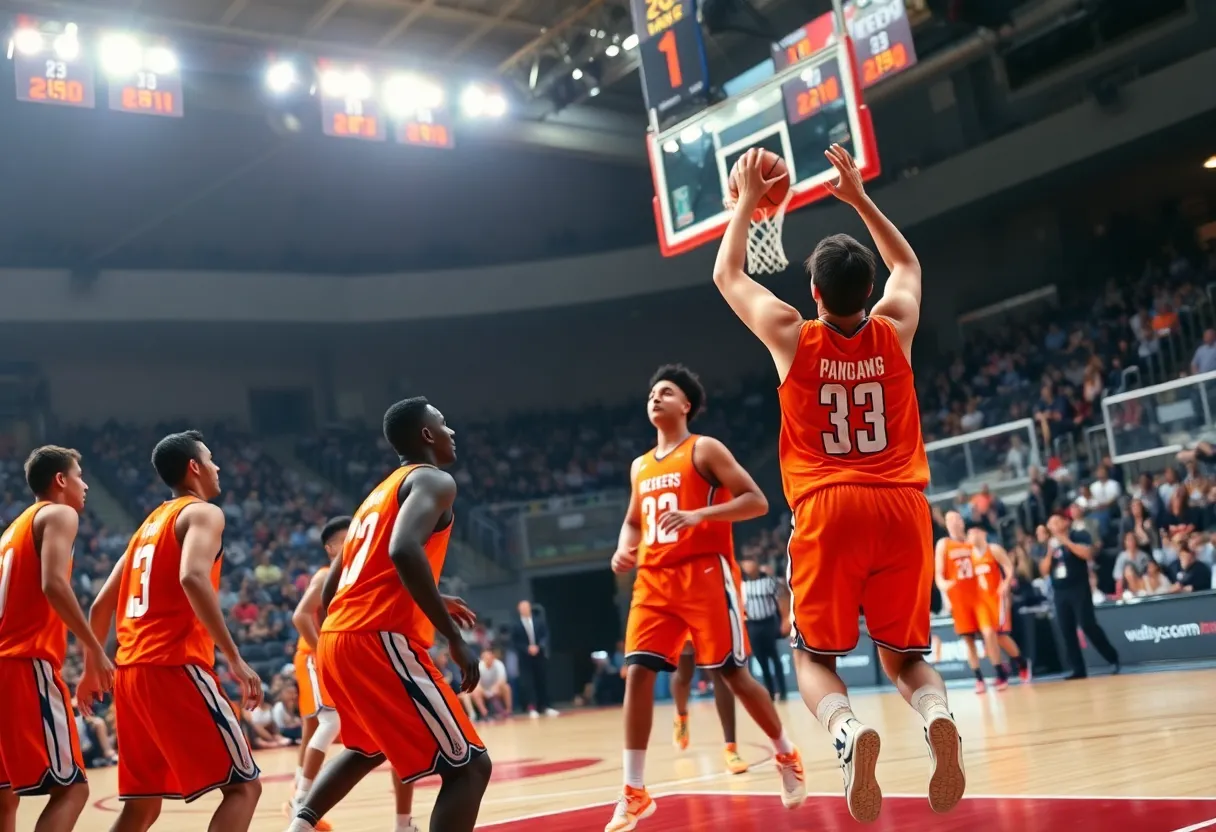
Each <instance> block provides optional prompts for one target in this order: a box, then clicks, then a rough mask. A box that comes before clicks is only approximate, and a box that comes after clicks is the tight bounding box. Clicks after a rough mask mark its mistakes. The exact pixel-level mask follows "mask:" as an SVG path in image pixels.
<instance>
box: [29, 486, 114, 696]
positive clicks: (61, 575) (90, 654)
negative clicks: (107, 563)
mask: <svg viewBox="0 0 1216 832" xmlns="http://www.w3.org/2000/svg"><path fill="white" fill-rule="evenodd" d="M34 523H35V527H36V528H37V527H38V526H41V537H42V545H41V547H40V551H39V558H40V560H41V563H42V594H43V595H45V596H46V600H47V603H49V604H50V605H51V609H53V610H54V611H55V614H56V615H58V616H59V617H60V618H61V619H62V620H63V623H64V624H66V625H67V627H68V629H69V630H71V631H72V635H74V636H76V639H77V641H79V642H80V645H81V647H82V648H83V649H84V672H85V674H86V675H88V676H90V677H91V681H92V683H93V685H94V686H95V687H96V688H97V689H98V690H99V691H107V690H109V689H110V688H112V687H113V686H114V664H113V663H112V662H111V661H110V659H109V658H108V657H107V656H106V650H105V642H104V641H103V640H101V639H98V638H97V636H96V635H95V634H94V633H93V630H92V628H91V627H90V626H89V621H88V619H87V618H85V615H84V610H82V609H81V608H80V602H79V601H77V600H76V593H74V592H73V591H72V574H71V572H72V565H71V564H72V544H73V543H74V542H75V541H76V531H77V529H78V528H79V526H80V515H78V514H77V513H76V509H74V508H72V507H71V506H66V505H50V506H46V507H45V508H43V509H42V510H41V511H39V512H38V515H37V517H36V518H35V519H34Z"/></svg>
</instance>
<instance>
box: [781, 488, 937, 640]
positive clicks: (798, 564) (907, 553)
mask: <svg viewBox="0 0 1216 832" xmlns="http://www.w3.org/2000/svg"><path fill="white" fill-rule="evenodd" d="M789 579H790V588H791V593H792V597H791V609H792V612H793V618H794V626H793V641H794V646H795V647H799V648H801V649H803V650H807V651H809V652H812V653H821V654H824V655H844V654H846V653H848V652H850V651H851V650H853V648H855V647H856V646H857V639H858V636H859V629H860V628H859V622H858V617H859V613H864V615H865V619H866V630H867V631H868V632H869V634H870V638H872V639H873V640H874V641H875V642H876V643H877V644H879V645H881V646H882V647H886V648H888V649H890V650H897V651H900V652H908V653H927V652H928V651H929V605H930V598H931V593H932V584H933V527H932V523H931V520H930V515H929V502H928V501H927V500H926V499H925V495H924V494H923V493H921V491H920V490H919V489H916V488H907V487H899V486H891V487H875V486H862V485H833V486H829V487H827V488H823V489H821V490H818V491H814V492H812V493H811V494H809V495H808V496H807V497H806V499H804V500H803V501H802V502H801V503H799V504H798V506H797V507H796V508H795V509H794V528H793V531H792V533H791V534H790V543H789Z"/></svg>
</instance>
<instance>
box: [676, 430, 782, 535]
mask: <svg viewBox="0 0 1216 832" xmlns="http://www.w3.org/2000/svg"><path fill="white" fill-rule="evenodd" d="M693 456H694V458H695V461H696V463H695V464H696V466H697V468H698V469H699V470H701V471H704V472H705V474H706V477H705V478H706V479H707V480H709V481H710V482H711V483H715V484H717V485H719V486H721V487H722V488H725V489H726V490H727V492H728V493H729V494H730V495H731V499H729V500H727V501H726V502H725V503H719V504H718V505H709V506H706V507H705V508H699V509H694V510H692V511H667V512H664V513H663V516H662V517H660V518H659V529H660V530H661V531H666V532H672V531H678V530H680V529H683V528H688V527H690V526H696V525H699V524H700V523H703V522H705V521H707V520H708V521H711V522H715V523H737V522H740V521H743V520H751V519H752V518H754V517H763V516H764V515H765V514H767V513H768V498H767V497H765V496H764V492H763V491H761V490H760V486H758V485H756V481H755V480H754V479H752V475H751V474H749V473H747V469H746V468H744V467H743V466H742V465H740V464H739V460H737V459H735V455H734V454H732V453H731V452H730V449H728V448H727V447H726V446H725V445H723V444H722V443H721V442H719V441H718V440H717V439H714V438H713V437H710V436H702V437H699V438H698V439H697V444H696V445H695V446H694V447H693Z"/></svg>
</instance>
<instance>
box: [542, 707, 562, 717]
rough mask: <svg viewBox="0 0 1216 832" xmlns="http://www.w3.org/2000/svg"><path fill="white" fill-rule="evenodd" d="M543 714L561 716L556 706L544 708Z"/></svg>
mask: <svg viewBox="0 0 1216 832" xmlns="http://www.w3.org/2000/svg"><path fill="white" fill-rule="evenodd" d="M545 716H561V714H559V713H558V712H557V709H556V708H545Z"/></svg>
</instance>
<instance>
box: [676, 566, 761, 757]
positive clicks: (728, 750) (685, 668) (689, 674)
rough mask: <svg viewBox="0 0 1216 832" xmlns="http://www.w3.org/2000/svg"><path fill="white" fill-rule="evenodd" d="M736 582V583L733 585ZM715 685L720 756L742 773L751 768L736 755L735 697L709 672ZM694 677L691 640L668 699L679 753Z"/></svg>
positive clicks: (686, 740) (683, 744)
mask: <svg viewBox="0 0 1216 832" xmlns="http://www.w3.org/2000/svg"><path fill="white" fill-rule="evenodd" d="M737 583H738V582H737V581H736V584H737ZM709 674H710V678H711V679H712V680H713V686H714V708H716V709H717V711H718V722H719V723H720V724H721V725H722V739H723V740H724V742H725V743H726V744H725V746H724V747H723V749H722V756H723V757H724V758H725V760H726V770H727V771H729V772H730V773H731V774H743V773H745V772H746V771H747V770H748V768H749V767H750V766H749V764H748V762H747V760H744V759H743V757H741V756H740V755H739V745H738V743H737V741H736V735H735V695H734V694H733V693H731V692H730V685H728V684H726V682H724V681H723V680H722V678H721V675H720V674H719V673H718V671H716V670H710V671H709ZM696 675H697V654H696V648H695V647H694V646H693V643H692V641H691V640H689V641H687V642H685V644H684V649H683V650H682V651H681V653H680V660H679V662H677V664H676V670H675V672H674V673H672V674H671V698H672V699H673V700H674V701H675V705H676V719H675V724H674V726H673V727H672V743H673V744H674V745H675V747H676V748H678V749H679V750H680V751H684V750H686V749H687V748H688V743H689V742H690V740H691V735H690V733H689V730H688V700H689V699H691V698H692V682H693V678H694V677H695V676H696Z"/></svg>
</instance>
